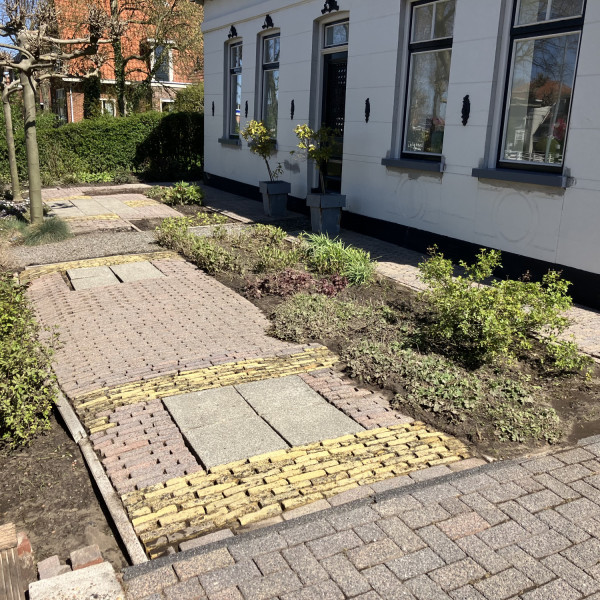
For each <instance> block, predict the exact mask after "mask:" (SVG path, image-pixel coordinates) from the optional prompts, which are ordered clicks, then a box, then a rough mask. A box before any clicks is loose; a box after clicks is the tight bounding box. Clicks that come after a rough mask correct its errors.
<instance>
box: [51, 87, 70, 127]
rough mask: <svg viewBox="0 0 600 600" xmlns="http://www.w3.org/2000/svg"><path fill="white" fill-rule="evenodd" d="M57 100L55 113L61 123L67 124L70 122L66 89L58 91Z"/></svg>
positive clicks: (56, 93)
mask: <svg viewBox="0 0 600 600" xmlns="http://www.w3.org/2000/svg"><path fill="white" fill-rule="evenodd" d="M55 99H56V105H55V111H54V112H55V113H56V114H57V115H58V120H59V121H60V122H61V123H66V122H67V121H68V115H67V97H66V94H65V90H64V88H61V89H59V90H56V92H55Z"/></svg>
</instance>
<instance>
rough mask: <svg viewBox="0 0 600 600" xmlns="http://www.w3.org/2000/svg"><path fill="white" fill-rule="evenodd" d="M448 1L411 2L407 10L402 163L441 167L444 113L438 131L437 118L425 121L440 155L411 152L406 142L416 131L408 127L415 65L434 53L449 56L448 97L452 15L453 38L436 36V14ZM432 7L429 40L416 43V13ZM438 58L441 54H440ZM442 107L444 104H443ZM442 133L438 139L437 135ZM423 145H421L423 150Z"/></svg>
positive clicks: (411, 114)
mask: <svg viewBox="0 0 600 600" xmlns="http://www.w3.org/2000/svg"><path fill="white" fill-rule="evenodd" d="M450 1H451V2H453V6H454V11H455V10H456V2H455V1H454V0H450ZM447 2H448V0H419V1H417V2H413V3H411V4H410V6H409V10H410V27H409V31H408V67H407V71H406V90H405V96H404V98H405V101H404V125H403V127H402V136H401V142H400V156H401V158H403V159H412V160H424V161H431V162H436V163H440V162H442V159H443V137H444V130H445V110H444V118H443V120H444V123H443V127H442V129H441V131H440V129H439V127H440V123H439V117H435V119H437V120H438V123H434V118H432V119H427V120H428V121H431V123H430V125H429V144H433V143H434V142H433V137H434V136H436V139H439V140H440V141H439V152H435V151H431V150H418V149H414V148H413V149H411V148H409V147H408V144H409V138H410V136H411V135H414V132H415V131H417V127H416V126H414V125H411V120H412V118H413V116H414V115H413V106H412V101H413V99H412V96H413V93H414V92H413V88H414V79H413V77H414V75H415V72H416V61H417V60H418V59H419V58H421V57H425V56H427V55H429V56H432V55H434V54H435V53H445V54H447V55H448V64H447V74H446V90H445V94H446V96H447V92H448V87H449V82H450V66H451V63H452V45H453V39H454V38H453V34H454V16H455V12H454V13H453V16H452V27H451V29H452V31H451V33H452V35H440V36H436V31H435V28H436V25H437V22H436V13H437V8H438V6H439V5H442V4H446V3H447ZM428 5H431V6H432V16H431V28H430V35H429V39H415V26H416V11H417V10H418V9H420V8H422V7H425V6H428ZM440 55H441V54H440ZM443 104H447V97H446V101H445V102H443ZM440 133H441V135H440ZM425 144H426V142H425V141H424V142H423V145H424V146H425Z"/></svg>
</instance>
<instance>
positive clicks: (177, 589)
mask: <svg viewBox="0 0 600 600" xmlns="http://www.w3.org/2000/svg"><path fill="white" fill-rule="evenodd" d="M163 593H164V595H165V596H166V598H167V600H203V598H206V594H205V593H204V590H203V589H202V586H201V585H200V580H199V579H198V578H197V577H193V578H192V579H188V580H187V581H181V582H179V583H176V584H175V585H172V586H170V587H168V588H165V589H164V591H163Z"/></svg>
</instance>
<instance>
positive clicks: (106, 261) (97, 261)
mask: <svg viewBox="0 0 600 600" xmlns="http://www.w3.org/2000/svg"><path fill="white" fill-rule="evenodd" d="M78 218H79V217H78ZM146 260H183V258H182V257H181V256H180V255H179V254H177V253H176V252H172V251H170V250H165V251H160V252H147V253H145V254H120V255H117V256H104V257H101V258H90V259H85V260H73V261H69V262H62V263H55V264H52V265H40V266H36V267H29V268H27V269H25V271H23V272H22V273H21V274H20V275H19V280H20V281H21V283H27V282H29V281H33V280H34V279H37V278H38V277H43V276H44V275H51V274H53V273H63V272H65V271H68V270H69V269H82V268H84V267H110V266H113V265H122V264H125V263H133V262H142V261H146Z"/></svg>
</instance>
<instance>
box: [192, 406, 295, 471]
mask: <svg viewBox="0 0 600 600" xmlns="http://www.w3.org/2000/svg"><path fill="white" fill-rule="evenodd" d="M183 434H184V437H185V438H186V440H187V442H188V444H189V445H190V446H191V447H192V448H193V450H194V452H195V453H196V455H197V456H198V458H199V459H200V461H201V462H202V463H203V464H204V466H205V467H206V468H207V469H210V468H211V467H214V466H216V465H224V464H227V463H230V462H234V461H236V460H242V459H244V458H249V457H251V456H256V455H257V454H263V453H265V452H272V451H274V450H284V449H285V448H287V447H288V444H286V442H285V440H283V439H282V438H281V437H279V436H278V435H277V434H276V433H275V432H274V431H273V429H271V427H269V425H267V423H265V422H264V421H263V420H262V419H261V418H260V417H259V416H258V415H256V414H255V415H254V417H252V418H241V419H226V420H224V421H220V422H218V423H215V424H214V425H209V426H207V427H199V428H198V429H191V430H189V431H185V432H183Z"/></svg>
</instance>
